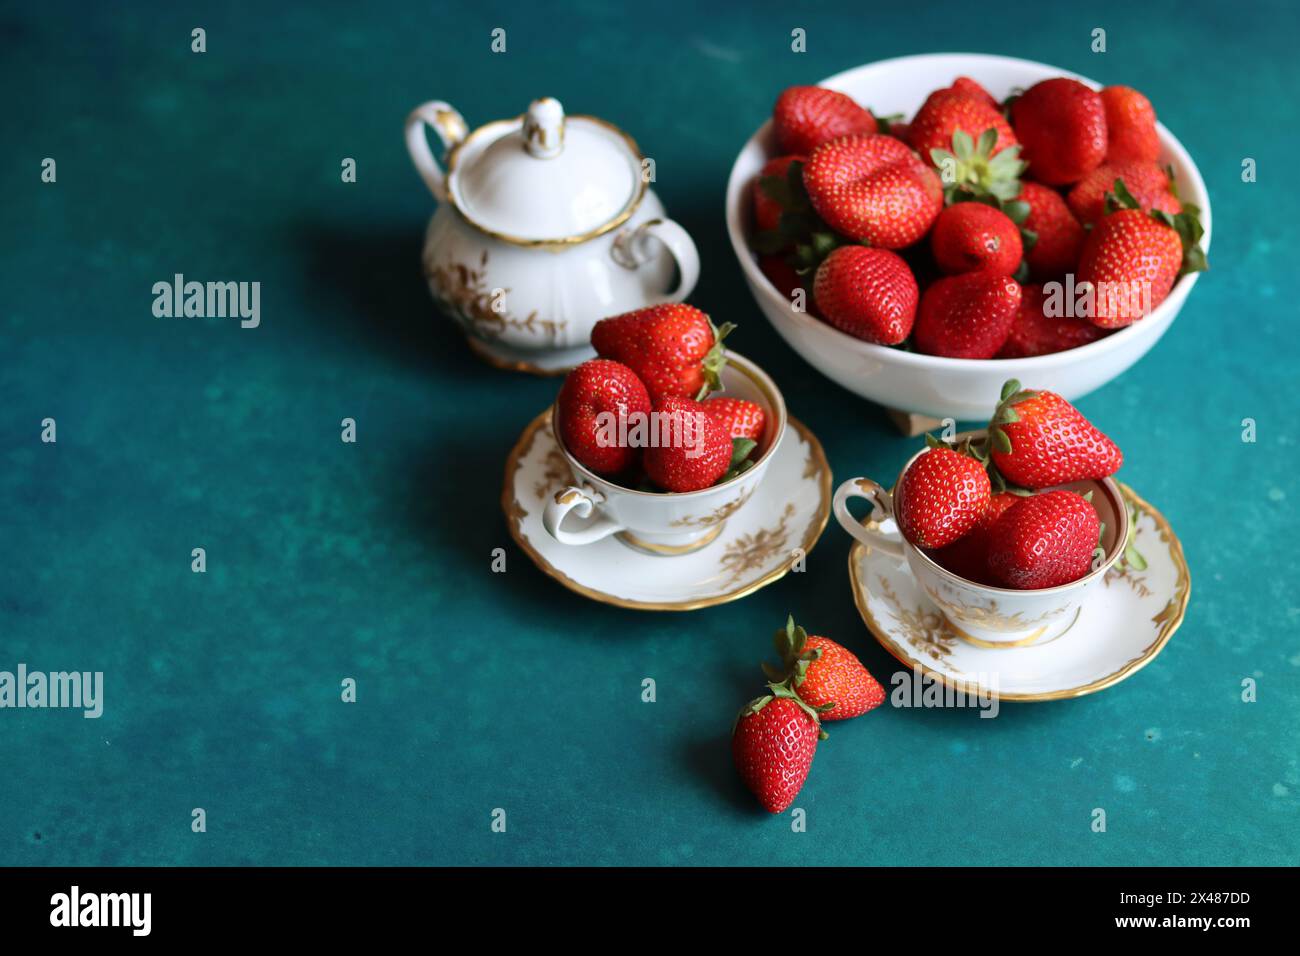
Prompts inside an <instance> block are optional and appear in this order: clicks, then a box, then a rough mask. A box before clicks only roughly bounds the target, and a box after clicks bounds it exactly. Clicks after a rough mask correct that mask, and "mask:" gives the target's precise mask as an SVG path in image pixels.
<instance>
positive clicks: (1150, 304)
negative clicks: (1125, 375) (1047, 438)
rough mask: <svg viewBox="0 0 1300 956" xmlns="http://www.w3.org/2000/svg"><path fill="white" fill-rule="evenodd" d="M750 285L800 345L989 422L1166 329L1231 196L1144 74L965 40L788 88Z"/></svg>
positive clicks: (889, 390)
mask: <svg viewBox="0 0 1300 956" xmlns="http://www.w3.org/2000/svg"><path fill="white" fill-rule="evenodd" d="M726 215H727V230H728V233H729V234H730V236H731V242H732V248H733V250H734V251H735V253H736V257H737V259H738V260H739V262H740V265H741V269H742V271H743V272H744V275H745V279H746V282H747V283H748V285H749V287H750V291H751V292H752V294H753V295H754V298H755V300H756V301H757V302H758V305H759V307H760V309H761V310H762V311H763V313H764V315H766V316H767V318H768V320H769V321H770V322H771V323H772V324H773V326H775V328H776V329H777V331H778V332H779V333H780V334H781V336H782V337H783V338H784V339H785V340H786V341H787V342H788V343H789V344H790V346H791V347H792V348H794V350H795V351H796V352H798V353H799V354H800V355H802V356H803V358H804V359H805V360H807V361H808V362H809V363H810V364H812V365H813V366H814V367H816V368H817V369H818V370H819V371H821V372H822V373H823V374H825V375H826V376H828V377H829V378H831V379H832V380H834V381H835V382H837V383H839V384H840V385H842V386H843V387H845V388H847V389H849V390H850V391H852V392H855V393H857V394H858V395H861V396H862V397H864V398H868V399H870V400H872V401H875V402H878V403H880V404H883V405H885V406H887V407H889V408H892V409H896V410H899V411H903V412H908V413H915V414H919V415H924V416H933V417H937V418H953V419H956V420H967V421H969V420H978V419H983V418H986V417H987V415H988V413H989V404H988V396H989V395H990V394H996V393H997V390H998V386H999V384H1000V383H1001V382H1003V381H1004V380H1006V379H1008V378H1011V377H1016V378H1020V379H1024V380H1030V381H1046V382H1051V383H1052V386H1053V387H1054V388H1055V389H1056V390H1057V391H1058V392H1059V393H1060V394H1061V395H1062V396H1063V397H1064V398H1065V399H1067V400H1073V399H1076V398H1078V397H1080V396H1082V395H1085V394H1087V393H1088V392H1091V391H1092V390H1094V389H1096V388H1098V387H1100V386H1101V385H1104V384H1105V383H1106V382H1108V381H1110V380H1111V379H1113V378H1115V377H1116V376H1118V375H1119V374H1121V373H1122V372H1124V371H1125V370H1126V369H1128V368H1129V367H1130V366H1132V365H1133V364H1134V363H1135V362H1137V361H1138V360H1139V359H1140V358H1141V357H1142V356H1143V355H1144V354H1146V352H1147V351H1148V350H1149V349H1150V348H1151V347H1152V346H1153V345H1155V343H1156V341H1158V340H1159V338H1160V336H1161V335H1163V334H1164V332H1165V331H1166V330H1167V329H1168V328H1169V326H1170V324H1171V323H1172V322H1173V320H1174V318H1175V317H1176V316H1177V314H1178V312H1179V310H1180V309H1181V308H1182V306H1183V303H1184V302H1185V301H1186V299H1187V296H1188V294H1189V293H1190V292H1191V289H1192V287H1193V286H1194V285H1195V283H1196V280H1197V276H1198V274H1199V272H1200V270H1202V269H1204V268H1205V267H1206V259H1205V254H1206V251H1207V250H1208V248H1209V242H1210V220H1211V215H1210V205H1209V196H1208V194H1207V192H1206V189H1205V183H1204V182H1203V180H1202V179H1201V176H1200V173H1199V172H1198V170H1197V168H1196V165H1195V163H1193V162H1192V159H1191V157H1190V156H1189V155H1188V154H1187V151H1186V150H1185V149H1184V148H1183V147H1182V145H1181V144H1180V143H1179V142H1178V140H1177V138H1175V137H1174V135H1173V134H1172V133H1170V132H1169V130H1167V129H1166V128H1165V127H1164V126H1162V125H1161V124H1160V123H1158V122H1157V120H1156V115H1155V111H1154V108H1153V107H1152V106H1151V103H1150V102H1149V101H1148V100H1147V99H1146V97H1145V96H1143V95H1142V94H1141V93H1140V92H1138V91H1137V90H1134V89H1131V88H1129V87H1125V86H1102V85H1101V84H1099V83H1097V82H1095V81H1093V80H1089V79H1087V78H1085V77H1081V76H1077V75H1075V74H1070V73H1066V72H1065V71H1062V70H1060V69H1058V68H1056V67H1053V66H1049V65H1046V64H1042V63H1035V62H1032V61H1029V60H1019V59H1013V58H1009V57H1001V56H988V55H982V54H967V53H952V54H927V55H922V56H907V57H900V58H897V59H892V60H884V61H881V62H878V63H873V64H868V65H866V66H862V67H858V68H855V69H852V70H848V71H846V72H844V73H840V74H837V75H835V76H832V77H829V78H827V79H825V80H823V81H822V82H821V83H820V84H818V85H817V86H797V87H791V88H789V89H787V90H785V91H784V92H782V93H781V94H780V96H779V97H778V99H777V101H776V105H775V108H774V111H773V117H772V118H771V119H770V120H768V121H767V122H766V123H764V124H763V126H762V127H760V128H759V130H758V131H757V132H756V133H755V134H754V135H753V136H752V137H751V138H750V139H749V141H748V142H747V143H746V144H745V146H744V147H743V148H742V149H741V151H740V154H739V156H738V157H737V158H736V162H735V164H734V165H733V167H732V171H731V176H730V179H729V181H728V185H727V207H726Z"/></svg>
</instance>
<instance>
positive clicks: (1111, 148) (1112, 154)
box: [1101, 86, 1160, 163]
mask: <svg viewBox="0 0 1300 956" xmlns="http://www.w3.org/2000/svg"><path fill="white" fill-rule="evenodd" d="M1101 104H1102V106H1103V107H1104V108H1105V110H1106V139H1107V144H1108V145H1107V148H1106V162H1108V163H1126V162H1139V163H1154V162H1155V161H1156V160H1158V159H1159V158H1160V135H1159V134H1158V133H1157V132H1156V111H1155V109H1154V108H1153V107H1152V106H1151V101H1150V100H1149V99H1147V98H1146V97H1145V96H1143V95H1142V94H1141V93H1139V92H1138V91H1137V90H1135V89H1133V88H1132V87H1129V86H1107V87H1105V88H1104V89H1102V91H1101Z"/></svg>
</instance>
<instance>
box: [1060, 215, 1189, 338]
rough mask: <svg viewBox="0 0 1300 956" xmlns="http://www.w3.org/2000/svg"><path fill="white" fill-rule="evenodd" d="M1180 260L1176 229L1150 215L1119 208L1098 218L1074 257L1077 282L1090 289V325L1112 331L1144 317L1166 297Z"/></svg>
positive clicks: (1180, 246)
mask: <svg viewBox="0 0 1300 956" xmlns="http://www.w3.org/2000/svg"><path fill="white" fill-rule="evenodd" d="M1183 256H1184V250H1183V239H1182V237H1180V236H1179V233H1178V230H1177V229H1175V228H1174V227H1173V226H1168V225H1165V224H1164V223H1162V222H1159V221H1157V220H1156V219H1155V217H1154V216H1153V215H1151V214H1148V213H1145V212H1142V211H1141V210H1138V209H1121V210H1119V211H1117V212H1113V213H1111V214H1110V215H1108V216H1103V217H1102V218H1101V220H1100V221H1099V222H1098V223H1097V224H1096V225H1095V226H1093V228H1092V231H1091V232H1090V233H1089V234H1088V238H1087V240H1086V241H1085V242H1084V244H1083V255H1082V256H1081V257H1080V259H1079V275H1078V281H1079V284H1080V285H1082V284H1083V283H1089V284H1090V285H1091V287H1092V292H1093V294H1092V305H1091V309H1090V311H1091V315H1089V318H1090V319H1091V320H1092V323H1093V324H1094V325H1098V326H1101V328H1103V329H1117V328H1122V327H1123V326H1126V325H1132V324H1133V323H1134V322H1136V321H1137V320H1138V319H1141V318H1143V317H1144V316H1145V315H1146V314H1147V312H1148V311H1150V310H1151V309H1154V308H1155V307H1156V306H1158V305H1159V304H1160V303H1161V302H1163V301H1164V300H1165V298H1166V296H1168V295H1169V290H1170V289H1172V288H1173V285H1174V282H1175V280H1177V278H1178V274H1179V269H1180V268H1181V267H1182V264H1183Z"/></svg>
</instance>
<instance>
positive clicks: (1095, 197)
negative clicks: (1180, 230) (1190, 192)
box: [1067, 160, 1183, 223]
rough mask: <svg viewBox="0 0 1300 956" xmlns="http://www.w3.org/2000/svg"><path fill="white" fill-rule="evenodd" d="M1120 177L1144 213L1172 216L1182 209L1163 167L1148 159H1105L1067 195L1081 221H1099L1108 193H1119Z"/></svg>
mask: <svg viewBox="0 0 1300 956" xmlns="http://www.w3.org/2000/svg"><path fill="white" fill-rule="evenodd" d="M1116 180H1119V181H1120V182H1122V183H1123V184H1124V188H1125V189H1127V190H1128V191H1129V194H1130V195H1131V196H1132V197H1133V198H1134V199H1135V200H1136V201H1137V203H1138V208H1140V209H1141V210H1142V211H1143V212H1150V211H1151V210H1153V209H1159V210H1162V211H1163V212H1167V213H1169V214H1170V215H1171V216H1176V215H1178V214H1179V213H1180V212H1182V209H1183V205H1182V203H1180V202H1179V201H1178V197H1177V196H1175V195H1174V192H1173V182H1172V181H1171V180H1170V179H1169V173H1168V172H1166V171H1165V170H1164V169H1163V168H1162V167H1161V166H1158V165H1157V164H1156V163H1152V162H1146V161H1145V160H1128V161H1125V162H1119V163H1112V162H1105V163H1102V164H1101V165H1100V166H1098V167H1097V168H1096V169H1094V170H1093V171H1092V172H1090V173H1089V174H1088V175H1087V176H1084V177H1083V179H1081V180H1079V182H1078V183H1076V184H1075V186H1074V188H1073V189H1071V190H1070V195H1069V196H1068V197H1067V202H1069V204H1070V210H1071V211H1072V212H1073V213H1074V214H1075V215H1076V216H1078V217H1079V221H1080V222H1084V223H1095V222H1096V221H1097V220H1098V219H1100V218H1101V217H1102V216H1104V215H1105V214H1106V212H1107V209H1106V196H1107V195H1108V194H1112V193H1114V192H1115V189H1116V186H1115V182H1116Z"/></svg>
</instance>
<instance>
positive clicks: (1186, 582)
mask: <svg viewBox="0 0 1300 956" xmlns="http://www.w3.org/2000/svg"><path fill="white" fill-rule="evenodd" d="M1115 484H1116V485H1118V486H1119V489H1120V493H1121V494H1122V495H1123V497H1124V498H1126V499H1127V500H1128V501H1130V502H1132V503H1133V505H1135V506H1136V507H1137V509H1138V510H1139V511H1141V512H1144V513H1146V514H1148V515H1150V516H1151V518H1152V520H1153V521H1155V523H1156V530H1157V531H1158V532H1159V534H1160V540H1161V541H1163V542H1165V543H1166V544H1168V545H1169V555H1170V557H1171V558H1172V559H1173V562H1174V567H1175V568H1176V569H1177V572H1178V574H1177V579H1176V581H1175V583H1174V596H1173V597H1172V598H1170V600H1169V603H1168V604H1167V605H1166V606H1165V608H1164V610H1162V611H1161V612H1160V613H1159V614H1157V615H1156V616H1155V617H1154V618H1152V621H1153V622H1155V623H1158V624H1160V631H1159V632H1158V633H1157V634H1156V639H1155V640H1154V641H1153V642H1152V643H1151V645H1150V646H1149V647H1147V648H1146V650H1144V651H1143V652H1142V653H1141V654H1140V655H1139V656H1137V657H1135V658H1134V659H1133V660H1131V661H1129V662H1128V663H1126V664H1125V665H1124V666H1123V667H1121V668H1120V669H1119V670H1117V671H1115V672H1114V673H1112V674H1107V675H1106V676H1105V677H1100V678H1098V679H1097V680H1095V681H1092V682H1091V683H1088V684H1084V685H1082V686H1080V687H1072V688H1068V689H1066V690H1056V691H1048V692H1045V693H1040V694H998V693H995V692H994V691H992V690H991V689H989V688H979V689H980V690H981V691H983V692H985V693H988V694H992V695H993V696H995V697H997V698H998V699H999V700H1005V701H1018V702H1030V701H1041V700H1065V699H1068V698H1072V697H1082V696H1084V695H1085V694H1093V693H1096V692H1097V691H1099V690H1105V689H1106V688H1107V687H1110V686H1112V685H1114V684H1118V683H1119V682H1120V681H1122V680H1124V679H1125V678H1127V677H1131V676H1133V675H1134V674H1136V673H1137V672H1138V671H1140V670H1141V669H1142V668H1143V667H1145V666H1146V665H1147V664H1149V663H1151V661H1153V660H1154V659H1155V658H1156V656H1157V655H1158V654H1159V653H1160V652H1161V651H1162V650H1164V647H1165V645H1166V644H1168V643H1169V639H1170V638H1171V637H1173V636H1174V632H1175V631H1177V630H1178V627H1179V625H1181V624H1182V623H1183V617H1184V616H1185V615H1186V613H1187V602H1188V600H1189V599H1190V598H1191V595H1192V576H1191V572H1190V571H1189V570H1188V568H1187V560H1186V558H1185V557H1184V556H1183V546H1182V543H1181V542H1180V541H1179V540H1178V536H1177V535H1176V534H1174V529H1173V528H1172V527H1170V525H1169V522H1168V521H1166V520H1165V516H1164V515H1162V514H1161V513H1160V512H1159V511H1157V510H1156V509H1155V507H1153V506H1152V505H1151V504H1150V502H1147V501H1145V500H1143V499H1142V498H1141V497H1140V496H1139V495H1138V494H1137V492H1135V491H1134V490H1133V489H1132V488H1130V487H1129V486H1128V485H1126V484H1124V483H1123V482H1122V481H1117V482H1115ZM870 550H871V549H870V548H868V547H867V546H866V545H864V544H861V543H860V542H859V543H855V544H854V546H853V547H852V548H851V549H850V550H849V581H850V583H851V584H852V586H853V603H854V604H856V605H857V608H858V613H859V614H860V615H861V616H862V620H863V623H865V624H866V625H867V630H869V631H870V632H871V634H872V636H873V637H875V639H876V640H877V641H878V642H879V643H880V645H881V646H882V647H883V648H884V649H885V650H887V651H889V653H890V654H892V655H893V656H894V657H895V658H896V659H897V660H898V662H899V663H900V664H905V665H906V666H908V667H917V668H920V670H921V672H922V673H923V674H926V675H928V676H929V677H931V678H933V679H935V680H937V681H939V682H940V683H942V684H944V685H945V686H947V687H951V688H953V689H954V690H958V689H969V687H970V682H969V681H968V682H965V687H964V688H958V686H957V684H958V682H957V681H955V680H954V679H953V678H950V677H948V676H947V675H945V674H941V673H940V672H938V671H936V670H933V669H931V668H929V667H926V666H925V664H924V662H922V661H921V660H920V659H919V658H915V657H909V656H907V654H906V652H905V651H904V650H903V648H902V647H900V646H899V645H898V643H897V642H896V641H895V640H894V639H893V638H892V637H890V636H889V633H888V632H887V631H886V630H885V629H884V628H883V627H881V626H880V624H879V623H878V622H877V621H876V620H875V618H874V617H873V616H872V614H871V611H870V610H869V609H868V608H867V602H866V598H865V597H864V594H865V591H864V589H863V587H862V582H861V581H860V580H859V579H858V562H859V556H860V555H861V554H863V553H865V552H869V551H870Z"/></svg>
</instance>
